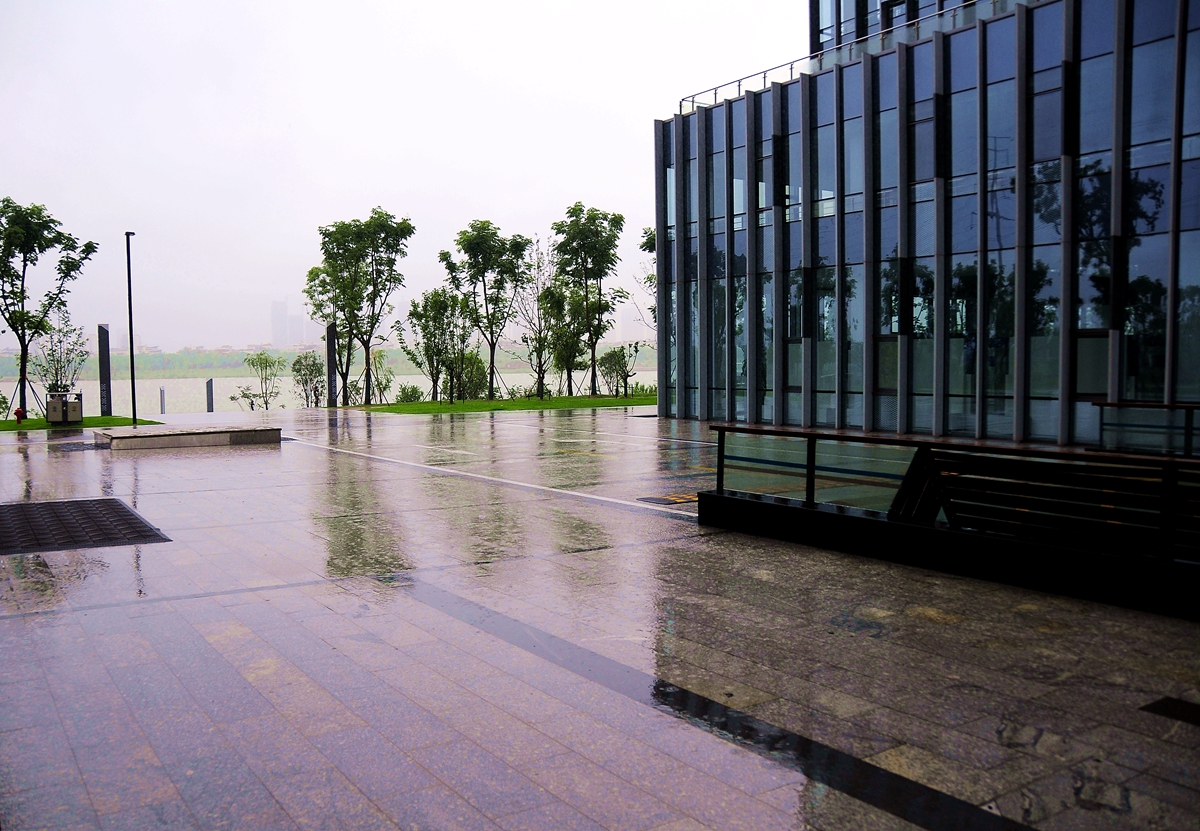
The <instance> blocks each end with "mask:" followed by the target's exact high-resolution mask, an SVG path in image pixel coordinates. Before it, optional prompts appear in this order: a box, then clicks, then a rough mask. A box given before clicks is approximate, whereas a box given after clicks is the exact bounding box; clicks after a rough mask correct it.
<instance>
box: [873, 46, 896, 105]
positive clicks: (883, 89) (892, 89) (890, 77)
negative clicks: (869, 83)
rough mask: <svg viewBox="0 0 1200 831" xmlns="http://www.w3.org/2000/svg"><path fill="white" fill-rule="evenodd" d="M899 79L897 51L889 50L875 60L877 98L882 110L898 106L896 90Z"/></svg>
mask: <svg viewBox="0 0 1200 831" xmlns="http://www.w3.org/2000/svg"><path fill="white" fill-rule="evenodd" d="M898 85H899V81H898V80H897V79H896V53H895V52H889V53H888V54H886V55H880V56H879V58H878V60H876V61H875V98H876V99H877V100H878V102H879V107H878V108H879V109H880V110H890V109H892V108H893V107H895V106H897V103H898V102H897V99H896V91H897V86H898Z"/></svg>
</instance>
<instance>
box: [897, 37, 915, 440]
mask: <svg viewBox="0 0 1200 831" xmlns="http://www.w3.org/2000/svg"><path fill="white" fill-rule="evenodd" d="M908 76H909V71H908V44H906V43H898V44H896V82H897V85H898V86H899V90H898V91H897V93H896V95H897V97H896V104H897V110H896V115H897V119H896V120H897V124H898V127H897V145H896V146H897V155H898V156H899V164H898V165H897V167H896V184H897V188H896V192H897V199H896V203H897V208H896V211H897V228H898V230H899V236H900V239H899V245H898V247H897V251H896V253H897V257H898V262H897V271H898V274H897V280H898V281H899V290H898V295H899V297H900V300H899V303H900V309H901V311H900V317H901V320H900V333H899V334H898V335H897V336H896V346H897V349H896V351H897V353H898V360H899V370H898V372H897V374H896V432H898V433H907V432H909V431H910V429H911V417H910V414H911V412H912V409H911V406H912V402H911V401H910V398H911V395H910V390H911V386H912V385H911V379H912V355H911V352H912V343H911V341H912V337H911V334H912V292H911V289H910V288H909V286H910V284H911V282H912V271H913V242H912V239H913V226H912V221H913V220H912V185H911V182H910V176H909V173H910V171H911V170H912V162H911V156H912V148H911V147H909V144H910V141H909V137H910V136H911V135H912V101H911V100H910V96H909V94H908V91H909V88H910V87H911V84H910V83H909V77H908ZM906 321H907V324H906Z"/></svg>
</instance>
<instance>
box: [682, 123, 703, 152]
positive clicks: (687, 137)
mask: <svg viewBox="0 0 1200 831" xmlns="http://www.w3.org/2000/svg"><path fill="white" fill-rule="evenodd" d="M698 138H699V137H698V136H697V134H696V114H695V113H689V114H688V115H685V116H684V117H683V146H684V147H685V148H686V150H685V152H686V153H687V157H688V158H689V159H694V158H696V156H698V155H700V154H699V153H698V152H697V141H698Z"/></svg>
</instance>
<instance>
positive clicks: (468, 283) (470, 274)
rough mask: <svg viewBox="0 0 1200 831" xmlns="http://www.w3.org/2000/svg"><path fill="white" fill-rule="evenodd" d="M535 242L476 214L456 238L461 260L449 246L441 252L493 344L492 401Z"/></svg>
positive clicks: (490, 362) (452, 282)
mask: <svg viewBox="0 0 1200 831" xmlns="http://www.w3.org/2000/svg"><path fill="white" fill-rule="evenodd" d="M531 243H532V240H530V239H529V238H528V237H523V236H521V235H520V234H514V235H513V236H511V237H502V236H501V235H500V229H499V228H498V227H496V226H495V225H494V224H493V223H491V222H489V221H487V220H486V219H476V220H474V221H472V222H471V224H470V225H468V226H467V230H465V231H460V232H459V233H458V236H457V237H455V239H454V247H455V248H456V249H458V252H459V253H460V254H461V255H462V259H461V260H458V261H456V260H455V259H454V256H453V255H452V254H451V253H450V252H449V251H442V252H441V253H440V254H438V259H439V260H441V262H442V265H444V266H445V267H446V273H447V274H449V278H450V285H451V286H453V287H454V290H455V291H457V292H459V293H461V294H462V295H463V296H464V297H466V298H467V302H468V305H469V309H470V316H471V322H472V323H473V324H474V325H475V328H476V329H478V330H479V334H480V335H481V336H482V337H483V340H484V342H485V343H487V346H488V399H489V400H491V399H494V398H495V397H496V345H497V344H498V343H499V341H500V336H501V335H502V334H504V330H505V329H506V328H508V325H509V323H511V322H512V319H513V315H514V314H515V312H516V302H515V301H516V297H517V293H518V292H520V290H521V286H522V285H523V284H524V283H525V282H526V281H527V280H528V275H527V273H526V262H525V252H526V251H528V250H529V246H530V244H531Z"/></svg>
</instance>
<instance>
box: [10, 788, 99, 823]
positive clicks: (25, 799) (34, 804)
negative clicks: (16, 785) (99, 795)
mask: <svg viewBox="0 0 1200 831" xmlns="http://www.w3.org/2000/svg"><path fill="white" fill-rule="evenodd" d="M0 817H3V823H4V826H5V827H6V828H16V829H19V828H54V829H64V831H91V829H98V828H99V827H100V818H99V817H98V816H97V814H96V810H95V809H94V808H93V807H92V801H91V799H90V798H89V797H88V793H87V791H86V790H85V789H84V788H82V787H79V786H77V785H73V784H67V785H57V786H50V787H45V788H38V789H36V790H32V791H21V792H20V793H14V794H3V795H0Z"/></svg>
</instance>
